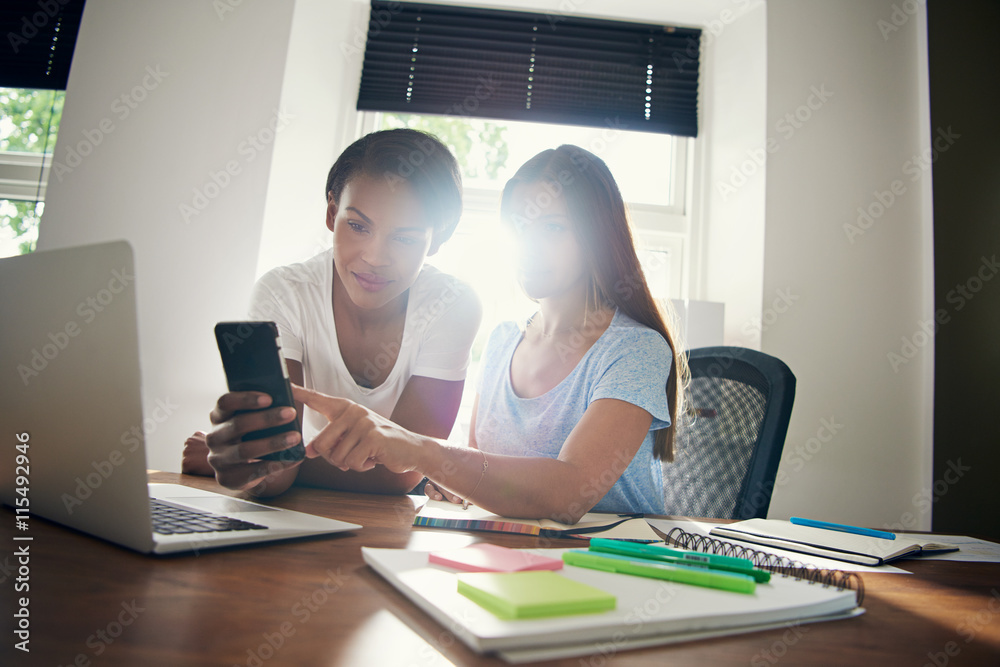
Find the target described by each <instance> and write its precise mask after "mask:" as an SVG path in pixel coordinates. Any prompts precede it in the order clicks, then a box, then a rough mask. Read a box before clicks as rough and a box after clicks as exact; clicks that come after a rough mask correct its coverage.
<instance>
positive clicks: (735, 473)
mask: <svg viewBox="0 0 1000 667" xmlns="http://www.w3.org/2000/svg"><path fill="white" fill-rule="evenodd" d="M688 365H689V366H690V369H691V383H690V385H689V386H688V389H687V393H686V395H685V407H686V409H687V414H685V415H684V417H683V418H681V419H680V420H679V421H678V430H677V441H676V446H675V451H674V461H673V462H672V463H665V464H664V465H663V486H664V493H665V495H666V512H667V514H674V515H685V516H698V517H718V518H729V519H751V518H755V517H761V518H763V517H766V516H767V508H768V506H769V505H770V504H771V492H772V491H773V490H774V479H775V475H776V474H777V472H778V463H779V462H780V460H781V450H782V448H783V447H784V443H785V434H786V433H787V432H788V420H789V418H790V417H791V414H792V402H793V400H794V399H795V376H794V375H793V374H792V371H791V370H790V369H789V368H788V366H787V365H785V363H784V362H782V361H781V360H780V359H776V358H775V357H772V356H770V355H768V354H764V353H763V352H758V351H756V350H751V349H748V348H742V347H724V346H719V347H703V348H695V349H693V350H691V351H690V353H689V355H688Z"/></svg>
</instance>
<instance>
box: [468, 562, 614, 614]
mask: <svg viewBox="0 0 1000 667" xmlns="http://www.w3.org/2000/svg"><path fill="white" fill-rule="evenodd" d="M458 592H459V593H461V594H462V595H464V596H465V597H467V598H469V599H470V600H472V601H473V602H475V603H476V604H478V605H479V606H480V607H483V608H484V609H487V610H489V611H490V612H492V613H493V614H494V615H496V616H497V617H499V618H502V619H505V620H513V619H521V618H542V617H545V616H569V615H571V614H591V613H595V612H599V611H607V610H608V609H614V608H615V602H616V599H615V596H614V595H612V594H610V593H606V592H605V591H602V590H601V589H599V588H594V587H593V586H589V585H587V584H582V583H580V582H578V581H574V580H572V579H569V578H567V577H564V576H563V575H561V574H558V573H556V572H552V571H549V570H542V571H530V572H475V573H469V574H460V575H458Z"/></svg>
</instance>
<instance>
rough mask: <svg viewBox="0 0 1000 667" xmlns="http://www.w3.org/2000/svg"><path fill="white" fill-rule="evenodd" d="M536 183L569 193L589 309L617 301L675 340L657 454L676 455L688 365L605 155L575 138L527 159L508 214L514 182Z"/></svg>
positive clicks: (504, 209) (506, 197)
mask: <svg viewBox="0 0 1000 667" xmlns="http://www.w3.org/2000/svg"><path fill="white" fill-rule="evenodd" d="M532 183H545V184H547V187H546V189H547V190H549V192H550V193H551V194H552V196H553V197H554V196H558V195H560V194H561V195H564V196H565V201H566V206H567V208H568V209H569V212H570V216H571V217H572V219H573V221H574V222H575V223H576V224H575V225H574V229H575V230H576V233H577V237H578V240H579V242H580V247H581V248H582V250H583V253H584V258H585V259H586V260H587V264H588V265H589V266H590V267H591V274H590V283H591V285H590V289H589V290H588V297H587V308H588V310H589V309H590V308H593V309H594V310H599V309H600V308H602V307H606V306H612V305H613V306H615V307H617V308H618V309H619V310H620V311H622V312H623V313H625V314H626V315H628V316H629V317H631V318H632V319H633V320H635V321H636V322H638V323H640V324H643V325H645V326H647V327H649V328H650V329H652V330H654V331H656V332H657V333H659V334H660V335H661V336H663V339H664V340H665V341H667V344H668V345H669V346H670V350H671V353H672V355H673V364H671V367H670V375H669V376H668V377H667V380H666V383H665V391H666V394H667V403H668V405H669V406H670V427H669V428H666V429H660V430H657V431H656V432H655V436H654V447H653V454H654V455H655V456H656V458H658V459H661V460H664V461H672V460H673V458H674V439H675V435H676V432H677V419H678V415H679V413H680V411H681V403H682V400H683V388H684V382H683V379H684V378H686V376H687V372H686V368H687V366H686V363H685V359H684V355H683V354H681V352H680V350H679V349H678V344H677V342H676V339H675V337H674V335H673V334H672V333H671V331H670V327H668V326H667V318H666V317H665V316H664V313H663V312H662V311H661V308H660V306H659V305H658V304H657V302H656V300H655V299H654V298H653V295H652V294H651V293H650V291H649V285H648V284H647V283H646V277H645V275H644V274H643V272H642V267H641V265H640V264H639V257H638V256H637V255H636V252H635V242H634V240H633V238H632V226H631V224H630V223H629V216H628V211H627V209H626V207H625V202H624V200H623V199H622V196H621V192H619V190H618V184H617V183H616V182H615V179H614V177H613V176H612V175H611V171H610V170H609V169H608V167H607V165H606V164H604V161H603V160H601V158H599V157H597V156H596V155H594V154H593V153H591V152H589V151H586V150H584V149H582V148H580V147H578V146H573V145H570V144H564V145H562V146H560V147H559V148H555V149H549V150H545V151H542V152H541V153H539V154H538V155H536V156H535V157H533V158H531V159H530V160H528V161H527V162H525V163H524V164H523V165H522V166H521V168H520V169H518V170H517V173H515V174H514V177H513V178H511V179H510V180H509V181H508V182H507V185H506V186H505V187H504V191H503V199H502V200H501V204H500V211H501V215H502V216H503V218H504V219H505V220H510V219H511V216H512V214H513V211H511V206H512V204H511V201H510V200H511V197H512V194H513V190H514V187H515V186H516V185H518V184H532Z"/></svg>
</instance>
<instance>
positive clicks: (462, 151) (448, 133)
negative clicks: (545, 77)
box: [362, 112, 690, 322]
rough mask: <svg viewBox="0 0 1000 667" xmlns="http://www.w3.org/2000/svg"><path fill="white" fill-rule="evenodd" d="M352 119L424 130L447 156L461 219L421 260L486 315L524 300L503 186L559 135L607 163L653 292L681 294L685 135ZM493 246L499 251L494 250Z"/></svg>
mask: <svg viewBox="0 0 1000 667" xmlns="http://www.w3.org/2000/svg"><path fill="white" fill-rule="evenodd" d="M362 123H363V128H362V133H367V132H371V131H375V130H381V129H389V128H395V127H410V128H413V129H419V130H425V131H427V132H431V133H432V134H434V135H436V136H438V137H439V138H440V139H441V140H442V141H443V142H444V143H445V144H446V145H448V147H449V148H451V150H452V152H454V153H455V155H456V156H457V158H458V161H459V164H460V166H461V168H462V179H463V184H464V189H465V198H464V200H465V206H464V212H463V216H462V222H461V224H460V225H459V227H458V229H457V230H456V233H455V236H454V237H453V238H452V239H451V240H450V241H448V243H446V244H445V245H444V246H443V247H442V249H441V251H440V253H439V254H438V255H437V256H435V257H433V258H431V263H433V264H434V265H435V266H437V267H439V268H440V269H441V270H443V271H446V272H448V273H452V274H454V275H456V276H458V277H460V278H462V279H463V280H465V281H466V282H468V283H470V284H472V286H473V287H474V288H475V289H476V291H477V292H478V293H479V295H480V298H481V299H482V300H483V305H484V308H485V310H486V313H485V320H486V321H487V322H496V321H499V320H502V319H511V318H517V317H519V316H521V315H523V314H525V313H524V312H523V311H525V310H527V309H530V308H531V304H530V302H527V301H526V299H524V297H522V296H521V294H520V291H519V290H518V289H517V288H516V282H515V280H514V276H513V273H512V267H511V262H510V260H509V258H510V257H511V255H512V250H511V249H510V246H509V243H510V241H509V239H508V238H507V235H506V232H505V231H504V230H503V228H502V226H501V225H500V221H499V217H498V213H499V204H500V194H501V192H502V190H503V186H504V184H505V183H506V182H507V180H508V179H509V178H510V177H511V176H513V175H514V172H515V171H516V170H517V168H518V167H520V166H521V165H522V164H523V163H524V162H526V161H527V160H528V159H529V158H531V157H532V156H534V155H535V154H537V153H538V152H540V151H542V150H544V149H546V148H554V147H556V146H558V145H560V144H564V143H571V144H575V145H577V146H581V147H583V148H586V149H587V150H589V151H591V152H593V153H595V154H596V155H598V156H599V157H601V159H603V160H604V161H605V162H606V163H607V164H608V167H609V168H610V169H611V173H612V174H613V175H614V176H615V180H616V181H617V182H618V184H619V187H620V188H621V190H622V196H623V197H624V198H625V200H626V202H627V203H628V206H629V211H630V214H631V217H632V222H633V225H634V227H635V231H636V240H637V244H638V246H639V256H640V260H641V261H642V263H643V269H644V270H645V272H646V279H647V281H648V282H649V285H650V288H651V289H652V291H653V295H654V296H655V297H657V298H661V299H666V298H684V297H685V296H686V295H685V293H684V275H683V271H684V266H685V260H684V255H685V251H686V250H687V238H688V237H689V234H690V224H689V215H688V208H689V207H688V206H687V203H686V183H687V180H688V179H687V170H688V164H687V150H688V143H689V141H690V140H689V139H687V138H685V137H674V136H671V135H667V134H650V133H645V132H625V131H622V130H615V129H613V128H605V129H600V128H588V127H579V126H571V125H551V124H543V123H526V122H518V121H503V120H488V119H480V118H463V117H448V116H430V115H418V114H395V113H380V112H368V113H364V114H363V120H362ZM503 248H506V249H507V252H499V251H498V249H503Z"/></svg>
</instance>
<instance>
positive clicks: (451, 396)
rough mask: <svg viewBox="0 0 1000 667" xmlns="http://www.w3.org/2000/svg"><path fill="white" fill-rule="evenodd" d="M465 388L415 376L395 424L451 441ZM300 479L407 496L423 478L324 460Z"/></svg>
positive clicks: (459, 383)
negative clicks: (449, 437)
mask: <svg viewBox="0 0 1000 667" xmlns="http://www.w3.org/2000/svg"><path fill="white" fill-rule="evenodd" d="M300 368H301V367H300ZM293 382H295V380H294V379H293ZM296 384H300V383H299V382H296ZM464 388H465V382H464V381H462V380H459V381H455V382H450V381H446V380H436V379H433V378H428V377H422V376H413V377H411V378H410V380H409V381H408V382H407V383H406V387H405V388H404V389H403V393H402V395H400V397H399V401H397V403H396V408H395V409H394V410H393V412H392V418H391V421H392V422H395V423H396V424H398V425H399V426H402V427H403V428H405V429H406V430H408V431H411V432H413V433H415V434H420V435H425V436H429V437H431V438H441V439H444V438H447V437H448V435H449V434H450V433H451V429H452V426H454V424H455V417H456V416H457V415H458V408H459V405H460V403H461V401H462V391H463V389H464ZM298 400H300V399H299V398H298V395H296V401H297V402H298ZM344 400H346V399H344ZM359 407H360V406H359ZM373 414H374V413H373ZM298 475H299V477H298V479H299V481H300V483H302V484H307V485H309V486H319V487H324V488H335V489H340V490H345V491H363V492H368V493H406V492H407V491H409V490H411V489H412V488H413V487H415V486H416V485H417V484H418V483H419V482H420V480H421V479H422V478H423V475H422V474H421V473H420V472H417V471H404V472H393V471H391V470H389V469H388V468H386V467H384V466H375V467H372V468H370V469H368V470H366V471H363V472H359V471H358V470H357V469H353V470H352V469H347V470H342V469H340V468H337V467H334V466H332V465H330V464H329V463H328V462H327V461H326V460H325V459H322V458H317V459H311V460H307V461H306V462H305V463H304V464H303V465H302V467H301V470H300V471H299V473H298Z"/></svg>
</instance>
